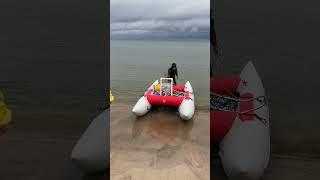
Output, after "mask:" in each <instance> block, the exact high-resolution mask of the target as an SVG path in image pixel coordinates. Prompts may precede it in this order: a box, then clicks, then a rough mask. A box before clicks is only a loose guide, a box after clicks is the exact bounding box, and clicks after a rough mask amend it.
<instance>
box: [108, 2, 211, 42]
mask: <svg viewBox="0 0 320 180" xmlns="http://www.w3.org/2000/svg"><path fill="white" fill-rule="evenodd" d="M209 3H210V2H209V0H197V1H194V0H162V1H152V0H136V1H129V0H112V1H111V37H112V38H113V39H132V38H133V39H138V38H145V39H148V38H208V36H209V24H210V23H209Z"/></svg>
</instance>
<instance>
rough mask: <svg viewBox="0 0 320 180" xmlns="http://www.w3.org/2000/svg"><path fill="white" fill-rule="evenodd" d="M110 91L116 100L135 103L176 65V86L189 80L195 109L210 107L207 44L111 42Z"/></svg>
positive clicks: (202, 42) (189, 42)
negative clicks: (177, 78) (192, 90)
mask: <svg viewBox="0 0 320 180" xmlns="http://www.w3.org/2000/svg"><path fill="white" fill-rule="evenodd" d="M110 54H111V58H110V59H111V60H110V72H111V74H110V78H111V79H110V80H111V84H110V85H111V89H112V92H113V94H114V95H115V97H116V98H117V99H118V101H121V102H127V101H130V102H136V101H137V100H138V99H139V98H140V97H141V96H142V95H143V93H144V92H145V91H146V90H147V88H148V87H149V86H150V85H151V84H152V83H153V82H154V81H155V80H156V79H160V78H161V77H164V74H166V73H167V71H168V68H169V67H170V66H171V64H172V63H173V62H175V63H176V64H177V67H178V75H179V80H178V82H177V84H184V83H185V82H186V81H190V83H191V85H192V87H193V89H194V91H195V104H196V108H197V109H204V110H208V108H209V101H208V99H209V70H210V66H209V63H210V54H209V42H207V41H186V42H182V41H180V42H178V41H125V40H117V41H115V40H113V41H111V49H110Z"/></svg>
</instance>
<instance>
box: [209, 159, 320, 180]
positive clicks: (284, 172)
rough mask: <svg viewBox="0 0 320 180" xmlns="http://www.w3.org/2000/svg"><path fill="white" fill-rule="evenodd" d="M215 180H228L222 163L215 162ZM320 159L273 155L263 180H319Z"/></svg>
mask: <svg viewBox="0 0 320 180" xmlns="http://www.w3.org/2000/svg"><path fill="white" fill-rule="evenodd" d="M215 162H216V165H215V166H214V170H213V171H214V173H213V175H212V176H213V179H216V180H227V178H226V177H225V175H224V174H223V169H222V167H221V165H220V162H218V161H217V160H215ZM319 170H320V159H309V158H304V157H294V156H282V155H281V156H278V155H273V156H272V159H271V164H270V167H269V168H268V169H267V171H266V172H265V174H264V177H263V178H262V179H263V180H283V179H290V180H301V179H306V180H318V179H319V178H320V171H319Z"/></svg>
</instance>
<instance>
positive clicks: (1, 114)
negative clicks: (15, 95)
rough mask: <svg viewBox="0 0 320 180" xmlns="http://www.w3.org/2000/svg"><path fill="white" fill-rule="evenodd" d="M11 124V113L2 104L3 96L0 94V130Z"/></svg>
mask: <svg viewBox="0 0 320 180" xmlns="http://www.w3.org/2000/svg"><path fill="white" fill-rule="evenodd" d="M10 122H11V111H10V110H9V109H8V108H7V106H6V104H5V103H4V96H3V94H2V93H1V92H0V128H3V127H6V126H7V125H8V124H9V123H10Z"/></svg>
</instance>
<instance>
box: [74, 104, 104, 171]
mask: <svg viewBox="0 0 320 180" xmlns="http://www.w3.org/2000/svg"><path fill="white" fill-rule="evenodd" d="M109 113H110V110H109V109H107V110H105V111H104V112H102V113H101V114H100V115H98V116H97V117H96V118H95V119H94V120H93V121H92V122H91V124H90V125H89V127H88V128H87V129H86V131H85V132H84V134H83V135H82V136H81V137H80V139H79V141H78V142H77V144H76V145H75V146H74V148H73V150H72V153H71V159H72V162H73V163H74V164H75V165H76V166H78V167H79V168H81V169H82V170H83V171H84V172H86V173H94V172H100V171H105V170H106V169H107V166H109V160H108V157H109V128H108V127H109V126H108V123H109Z"/></svg>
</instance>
